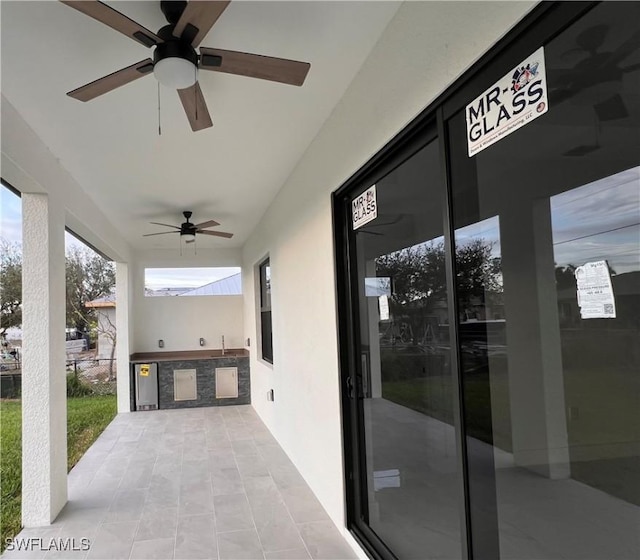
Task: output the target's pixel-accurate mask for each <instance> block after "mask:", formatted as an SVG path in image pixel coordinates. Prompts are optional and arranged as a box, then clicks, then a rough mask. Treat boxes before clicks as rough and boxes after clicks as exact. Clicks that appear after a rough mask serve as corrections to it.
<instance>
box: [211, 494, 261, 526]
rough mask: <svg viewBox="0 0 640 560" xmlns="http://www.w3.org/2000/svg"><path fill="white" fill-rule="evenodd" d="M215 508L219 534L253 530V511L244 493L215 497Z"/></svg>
mask: <svg viewBox="0 0 640 560" xmlns="http://www.w3.org/2000/svg"><path fill="white" fill-rule="evenodd" d="M214 508H215V516H216V531H217V532H218V533H224V532H227V531H242V530H245V529H253V527H254V524H253V519H252V517H251V509H250V508H249V502H248V501H247V496H246V495H245V494H244V493H242V494H228V495H222V496H215V497H214Z"/></svg>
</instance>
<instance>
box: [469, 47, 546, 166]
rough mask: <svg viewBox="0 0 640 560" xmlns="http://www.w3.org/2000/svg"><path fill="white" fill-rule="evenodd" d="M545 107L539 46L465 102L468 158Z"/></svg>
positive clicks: (541, 113) (509, 132) (542, 63)
mask: <svg viewBox="0 0 640 560" xmlns="http://www.w3.org/2000/svg"><path fill="white" fill-rule="evenodd" d="M548 109H549V101H548V99H547V77H546V73H545V66H544V47H540V48H539V49H538V50H537V51H536V52H534V53H533V54H532V55H531V56H529V57H528V58H527V59H525V60H523V61H522V62H521V63H520V64H518V65H517V66H516V67H515V68H514V69H513V70H512V71H511V72H509V73H508V74H506V75H505V76H503V77H502V78H501V79H500V80H499V81H498V82H496V83H495V84H494V85H492V86H491V87H490V88H489V89H487V90H486V91H485V92H484V93H483V94H482V95H480V96H479V97H477V98H476V99H474V100H473V101H472V102H471V103H469V105H467V108H466V121H467V144H468V147H469V157H473V156H474V155H476V154H477V153H478V152H481V151H482V150H484V149H485V148H488V147H489V146H491V144H495V143H496V142H497V141H498V140H501V139H502V138H504V137H505V136H508V135H509V134H511V133H512V132H515V131H516V130H518V129H519V128H520V127H523V126H524V125H526V124H529V123H530V122H531V121H533V120H534V119H537V118H538V117H540V116H541V115H544V114H545V113H546V112H547V110H548Z"/></svg>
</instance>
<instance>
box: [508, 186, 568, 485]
mask: <svg viewBox="0 0 640 560" xmlns="http://www.w3.org/2000/svg"><path fill="white" fill-rule="evenodd" d="M500 239H501V245H502V266H503V276H504V285H505V292H504V293H505V311H506V323H507V352H508V361H509V395H510V401H511V432H512V441H513V457H514V460H515V464H516V465H518V466H522V467H526V468H528V469H531V470H533V471H536V472H538V473H539V474H542V475H543V476H547V477H549V478H552V479H558V478H567V477H569V476H570V463H569V447H568V437H567V421H566V416H565V399H564V376H563V369H562V354H561V341H560V324H559V320H558V298H557V295H556V285H555V265H554V259H553V236H552V226H551V210H550V206H549V199H548V198H547V199H543V200H534V201H529V200H526V199H525V201H524V202H522V201H513V203H512V204H511V205H510V207H509V210H508V211H507V212H504V213H503V214H502V215H501V216H500Z"/></svg>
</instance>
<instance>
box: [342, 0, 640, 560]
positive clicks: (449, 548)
mask: <svg viewBox="0 0 640 560" xmlns="http://www.w3.org/2000/svg"><path fill="white" fill-rule="evenodd" d="M541 14H542V15H536V14H534V15H533V16H532V18H531V21H532V24H531V28H528V29H526V30H525V31H523V32H522V33H521V35H520V36H518V37H516V38H515V39H513V40H512V41H511V42H510V43H509V45H510V49H507V50H506V51H503V52H501V53H499V56H496V57H495V58H494V59H493V61H492V62H491V63H490V64H487V65H486V66H485V67H484V71H483V72H481V73H479V74H477V75H476V76H475V77H474V78H473V79H472V80H467V81H466V82H464V85H463V86H461V87H460V88H459V89H457V90H456V91H455V92H454V93H452V94H451V95H450V96H449V97H447V98H445V100H444V101H443V103H442V104H441V105H440V106H438V107H435V108H434V109H433V110H431V112H426V113H425V115H424V116H422V117H420V119H418V121H417V122H416V123H414V124H412V125H411V127H410V130H408V131H407V132H406V134H405V135H404V136H402V135H401V136H400V138H399V139H398V140H397V141H396V143H395V144H394V145H393V146H391V147H389V148H388V149H387V152H386V153H385V154H383V155H382V156H380V157H378V158H377V159H376V160H375V161H374V162H373V163H372V164H371V165H370V166H369V167H368V168H367V169H365V170H364V171H362V172H361V173H359V174H358V176H357V177H356V178H354V179H353V180H352V181H351V182H350V183H348V184H347V185H345V187H343V189H341V191H339V192H338V193H337V194H336V196H335V200H334V208H335V214H336V225H337V228H336V253H337V267H338V288H339V304H340V309H339V314H340V319H341V321H340V329H341V331H340V339H341V344H342V348H341V372H342V377H343V387H344V393H343V412H344V414H343V416H344V427H345V431H344V434H345V462H346V471H347V480H346V482H347V491H348V495H347V511H348V519H349V525H350V529H351V530H352V531H353V533H354V535H355V536H356V538H358V539H359V540H360V542H361V543H362V544H363V545H364V546H365V548H367V550H368V551H369V553H370V554H371V555H372V556H373V557H380V558H397V559H420V560H423V559H427V558H434V559H445V558H446V559H455V558H475V559H476V560H477V559H483V560H484V559H487V560H489V559H490V560H498V559H504V560H506V559H509V560H525V559H539V560H542V559H544V560H562V559H571V560H596V559H610V560H624V559H630V558H638V557H640V536H639V535H640V533H639V532H638V527H640V375H639V373H638V372H640V33H639V32H638V28H637V21H640V4H638V3H635V2H623V3H615V2H606V3H602V4H599V5H593V6H592V5H589V6H586V5H580V6H578V5H575V6H569V5H566V4H562V5H559V7H558V6H555V7H549V6H546V7H544V8H541ZM527 55H531V56H530V58H531V57H533V58H536V57H537V58H536V60H535V61H533V58H531V60H532V61H533V62H532V63H531V65H530V66H527V67H526V68H525V67H524V66H522V67H521V66H520V63H521V61H522V59H523V58H524V57H525V56H527ZM542 57H543V58H542ZM538 59H539V60H538ZM538 62H540V63H542V62H544V64H542V65H541V67H542V68H544V72H545V78H546V81H547V86H546V96H547V97H546V100H544V102H542V101H541V100H540V99H535V100H534V102H535V103H537V105H536V107H538V108H539V111H538V112H539V113H540V114H539V115H538V116H536V117H535V118H533V119H531V122H528V123H527V124H525V125H524V126H522V127H520V128H518V129H517V130H515V131H513V132H511V133H510V134H506V135H504V136H503V137H502V138H501V139H499V140H498V141H497V142H494V143H490V144H488V145H486V146H484V147H482V149H478V150H476V149H470V145H469V139H470V138H471V137H472V136H474V134H475V132H473V131H470V127H471V126H472V124H473V123H472V121H473V118H477V115H478V114H481V113H482V110H483V108H482V107H481V106H480V105H476V106H475V109H474V110H475V116H474V115H472V118H469V114H468V106H469V105H470V104H471V106H473V103H472V102H473V101H474V99H478V96H479V95H480V94H481V93H482V92H483V91H485V90H487V88H489V90H490V89H491V86H492V84H495V83H497V82H498V81H499V80H500V78H502V77H503V76H513V84H516V85H514V86H513V87H520V85H522V84H524V85H525V86H526V82H527V80H529V78H531V76H535V70H536V68H535V63H538ZM532 69H533V70H532ZM525 70H526V71H527V72H529V75H526V76H525V74H526V72H525ZM522 76H525V77H522ZM530 81H531V80H530ZM534 93H535V92H534ZM496 99H497V98H496ZM542 103H543V104H542ZM494 104H495V101H494ZM496 106H498V104H496ZM488 107H489V105H485V106H484V110H485V111H488ZM436 130H437V131H439V133H436Z"/></svg>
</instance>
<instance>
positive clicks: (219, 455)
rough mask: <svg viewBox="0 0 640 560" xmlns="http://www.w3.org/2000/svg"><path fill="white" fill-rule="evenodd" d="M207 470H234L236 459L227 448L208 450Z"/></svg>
mask: <svg viewBox="0 0 640 560" xmlns="http://www.w3.org/2000/svg"><path fill="white" fill-rule="evenodd" d="M208 457H209V470H212V471H214V470H219V469H228V468H234V467H235V466H236V458H235V455H234V454H233V450H232V449H231V448H230V447H229V448H226V447H225V448H215V449H209V450H208Z"/></svg>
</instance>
